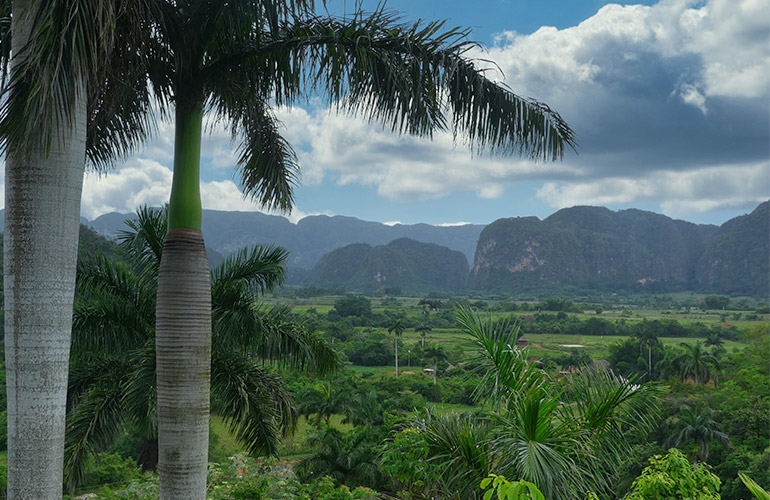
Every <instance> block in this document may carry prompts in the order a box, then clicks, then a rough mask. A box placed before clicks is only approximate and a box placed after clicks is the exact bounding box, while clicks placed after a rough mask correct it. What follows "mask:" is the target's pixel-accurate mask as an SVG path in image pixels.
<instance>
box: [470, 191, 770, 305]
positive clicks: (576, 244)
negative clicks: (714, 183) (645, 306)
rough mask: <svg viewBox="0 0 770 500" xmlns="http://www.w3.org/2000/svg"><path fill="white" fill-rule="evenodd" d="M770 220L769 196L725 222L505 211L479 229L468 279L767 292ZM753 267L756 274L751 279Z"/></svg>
mask: <svg viewBox="0 0 770 500" xmlns="http://www.w3.org/2000/svg"><path fill="white" fill-rule="evenodd" d="M763 207H764V208H763ZM769 221H770V219H769V218H768V211H767V203H764V204H763V205H760V207H759V208H757V210H755V211H754V213H752V214H751V215H748V216H744V217H738V218H736V219H733V220H731V221H728V222H726V223H725V224H723V225H722V226H721V227H717V226H712V225H697V224H692V223H690V222H685V221H681V220H674V219H671V218H669V217H666V216H664V215H660V214H655V213H652V212H645V211H642V210H635V209H631V210H621V211H618V212H613V211H611V210H608V209H606V208H602V207H585V206H582V207H572V208H567V209H563V210H559V211H558V212H556V213H554V214H553V215H551V216H550V217H548V218H546V219H544V220H542V221H541V220H540V219H538V218H536V217H519V218H510V219H500V220H497V221H495V222H493V223H492V224H490V225H489V226H487V227H486V228H485V229H484V231H483V232H482V234H481V236H480V237H479V243H478V247H477V250H476V257H475V260H474V265H473V269H472V270H471V273H470V277H469V286H470V288H472V289H486V290H490V289H491V290H504V291H510V292H515V291H518V292H530V291H549V290H564V289H565V287H567V288H572V289H587V290H604V291H612V290H618V289H626V290H640V291H648V292H669V291H676V290H684V289H689V290H700V291H708V292H718V293H730V292H744V293H763V294H767V292H768V273H767V269H768V259H769V258H770V257H769V256H770V252H768V240H770V236H769V235H768V222H769ZM750 269H754V270H755V271H756V272H757V274H756V275H755V276H754V277H753V278H754V279H753V280H749V281H750V282H749V281H747V280H746V276H745V275H746V274H747V273H749V272H750V271H749V270H750Z"/></svg>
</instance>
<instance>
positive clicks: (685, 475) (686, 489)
mask: <svg viewBox="0 0 770 500" xmlns="http://www.w3.org/2000/svg"><path fill="white" fill-rule="evenodd" d="M720 483H721V481H720V480H719V478H718V477H717V476H716V475H714V474H713V473H712V472H711V471H710V468H709V466H708V465H705V464H695V465H693V464H691V463H690V461H689V460H687V457H686V456H684V455H683V454H682V453H681V452H680V451H679V450H677V449H672V450H670V451H669V452H668V454H666V455H664V456H660V455H656V456H654V457H652V458H650V465H649V467H647V468H646V469H644V471H643V472H642V475H641V476H639V477H638V478H637V479H636V481H634V484H633V486H632V487H631V493H630V494H629V495H627V496H626V497H625V499H626V500H647V499H650V498H667V499H668V498H670V499H673V500H719V499H720V498H721V497H720V495H719V485H720Z"/></svg>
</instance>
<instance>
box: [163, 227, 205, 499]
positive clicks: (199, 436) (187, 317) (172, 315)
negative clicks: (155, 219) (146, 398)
mask: <svg viewBox="0 0 770 500" xmlns="http://www.w3.org/2000/svg"><path fill="white" fill-rule="evenodd" d="M155 327H156V334H155V336H156V341H155V349H156V353H157V356H156V366H157V372H158V473H159V474H160V497H161V499H162V500H205V498H206V472H207V467H208V443H209V384H210V374H211V284H210V279H209V266H208V261H207V259H206V249H205V247H204V245H203V235H202V233H201V232H200V231H194V230H191V229H171V230H169V232H168V235H167V236H166V243H165V246H164V247H163V257H162V259H161V264H160V271H159V273H158V298H157V302H156V322H155Z"/></svg>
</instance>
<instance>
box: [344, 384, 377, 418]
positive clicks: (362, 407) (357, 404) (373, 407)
mask: <svg viewBox="0 0 770 500" xmlns="http://www.w3.org/2000/svg"><path fill="white" fill-rule="evenodd" d="M344 422H350V423H351V424H353V425H362V426H367V427H372V426H377V425H383V424H384V423H385V410H384V407H383V405H382V397H381V396H380V394H378V393H377V392H376V391H369V392H362V393H359V394H357V395H355V396H354V398H353V401H351V402H350V404H349V405H348V406H347V408H346V409H345V420H344Z"/></svg>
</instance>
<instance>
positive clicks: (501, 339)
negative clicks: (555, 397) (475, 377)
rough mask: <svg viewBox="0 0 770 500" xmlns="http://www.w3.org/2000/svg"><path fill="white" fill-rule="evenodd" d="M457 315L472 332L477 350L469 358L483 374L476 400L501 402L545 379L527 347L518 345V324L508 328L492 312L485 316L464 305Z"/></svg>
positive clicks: (475, 394)
mask: <svg viewBox="0 0 770 500" xmlns="http://www.w3.org/2000/svg"><path fill="white" fill-rule="evenodd" d="M456 317H457V322H458V324H459V325H460V327H461V328H462V329H463V330H464V331H465V333H467V334H468V335H470V337H471V342H472V344H473V346H474V351H475V352H476V353H477V354H476V356H475V357H474V358H472V359H471V360H470V363H471V364H472V365H475V366H476V368H475V369H474V370H475V371H476V372H478V373H480V374H481V377H482V378H481V381H480V382H479V384H478V386H477V388H476V390H475V392H474V397H475V398H476V399H477V400H482V399H486V398H488V399H490V400H491V401H492V402H493V403H495V404H499V403H503V402H507V401H511V400H515V399H516V398H517V397H518V396H519V395H521V394H524V393H525V392H526V391H528V390H530V389H532V388H536V387H540V386H542V385H543V384H544V383H545V373H544V372H543V371H542V370H540V369H539V368H537V366H536V365H535V364H532V363H528V362H527V358H526V355H525V354H524V351H522V350H520V349H517V348H516V347H515V346H516V339H517V338H518V327H514V328H513V329H511V328H508V325H506V324H505V323H496V322H494V321H493V320H492V318H491V316H489V317H487V318H486V319H482V318H481V316H479V315H478V314H476V313H473V312H472V311H470V310H469V309H466V308H464V307H459V308H458V309H457V311H456Z"/></svg>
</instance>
